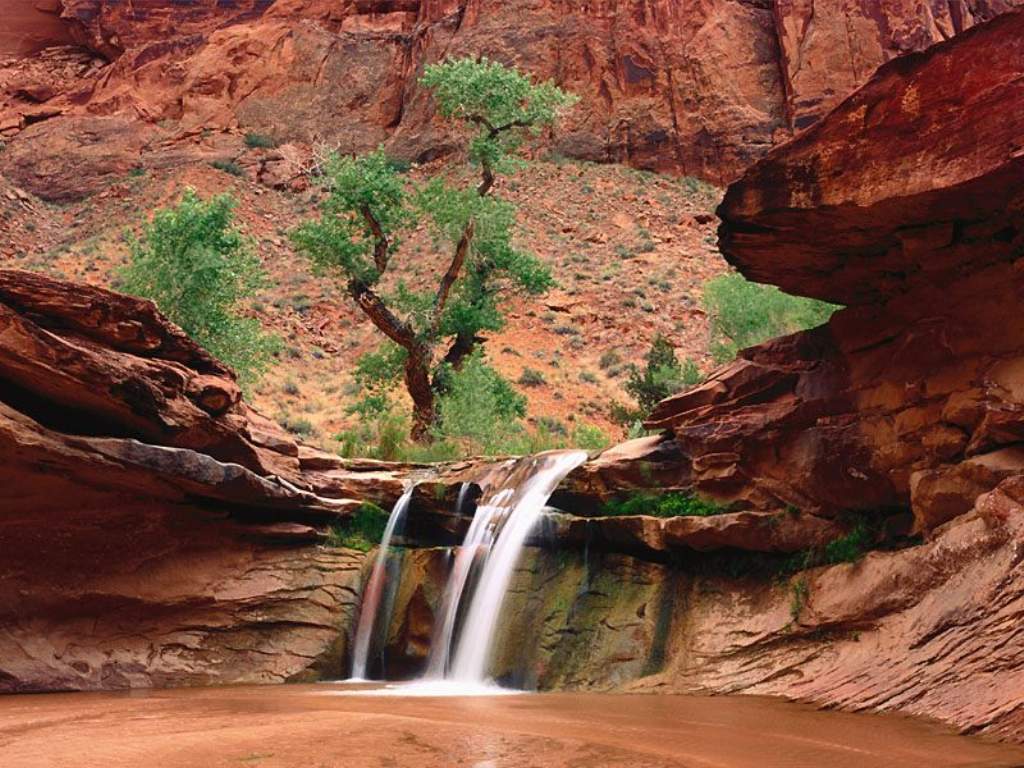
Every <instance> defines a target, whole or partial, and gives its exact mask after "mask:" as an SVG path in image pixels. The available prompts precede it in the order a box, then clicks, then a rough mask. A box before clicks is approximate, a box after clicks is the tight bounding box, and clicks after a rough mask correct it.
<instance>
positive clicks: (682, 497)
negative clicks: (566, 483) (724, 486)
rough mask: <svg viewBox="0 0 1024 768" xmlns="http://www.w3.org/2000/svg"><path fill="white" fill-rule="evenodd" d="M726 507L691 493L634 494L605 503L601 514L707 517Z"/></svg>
mask: <svg viewBox="0 0 1024 768" xmlns="http://www.w3.org/2000/svg"><path fill="white" fill-rule="evenodd" d="M728 511H729V509H728V507H725V506H722V505H720V504H716V503H715V502H713V501H709V500H707V499H702V498H701V497H699V496H697V495H695V494H691V493H677V492H673V493H665V494H661V495H656V494H652V493H635V494H632V495H631V496H627V497H625V498H621V499H612V500H610V501H608V502H607V503H605V505H604V507H603V508H602V510H601V513H602V514H604V515H609V516H620V515H650V516H651V517H680V516H693V517H709V516H711V515H721V514H723V513H725V512H728Z"/></svg>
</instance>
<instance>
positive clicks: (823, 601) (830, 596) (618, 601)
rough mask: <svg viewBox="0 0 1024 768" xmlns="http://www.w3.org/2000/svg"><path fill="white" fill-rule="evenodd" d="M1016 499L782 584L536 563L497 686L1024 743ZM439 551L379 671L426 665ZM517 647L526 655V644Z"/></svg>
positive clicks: (527, 571)
mask: <svg viewBox="0 0 1024 768" xmlns="http://www.w3.org/2000/svg"><path fill="white" fill-rule="evenodd" d="M1022 502H1024V486H1022V482H1021V478H1020V477H1017V478H1013V479H1008V480H1006V481H1004V482H1003V483H1002V484H1001V485H1000V486H999V487H998V488H997V489H996V490H994V491H992V492H990V493H988V494H986V495H985V496H983V497H982V498H981V499H979V501H978V504H977V508H976V510H975V511H973V512H972V513H971V514H969V515H965V516H962V517H959V518H957V519H956V520H955V521H953V522H952V523H949V524H947V525H946V526H943V527H942V528H940V529H939V531H938V532H937V533H936V535H935V537H934V539H933V540H931V541H930V542H928V543H926V544H924V545H920V546H915V547H911V548H908V549H903V550H900V551H893V552H874V553H871V554H869V555H867V556H866V557H865V558H863V559H862V560H860V561H859V562H857V563H854V564H844V565H837V566H831V567H825V568H816V569H812V570H809V571H803V572H801V573H799V574H796V575H785V574H783V575H779V573H777V572H776V573H772V572H771V571H766V570H764V567H763V564H762V563H760V562H759V561H756V560H753V559H751V558H750V556H749V555H746V554H743V553H736V552H734V553H732V554H731V555H730V556H728V557H719V558H718V559H716V560H715V561H714V562H713V563H709V562H708V561H706V560H701V559H693V558H690V559H683V560H681V561H677V562H676V563H675V564H674V565H673V566H667V565H660V564H657V563H653V562H645V561H643V560H640V559H636V558H632V557H629V556H625V555H621V554H608V553H603V552H601V551H600V550H598V549H592V550H590V551H589V552H587V553H584V552H573V551H564V550H563V551H558V552H555V551H551V550H545V549H530V550H528V552H527V554H526V555H525V556H524V558H523V561H522V562H521V564H520V566H519V568H518V569H517V571H516V574H515V577H514V579H513V583H512V587H511V589H510V591H509V594H508V597H507V599H506V602H505V604H504V608H503V614H502V615H503V621H502V627H503V628H504V629H503V631H502V632H500V633H499V637H498V638H497V647H496V651H495V666H494V672H495V674H496V675H497V677H498V678H499V679H501V680H503V681H505V682H507V683H509V684H514V685H522V686H527V687H533V686H536V687H539V688H541V689H552V688H554V689H562V688H570V689H591V690H594V689H597V690H609V689H616V690H626V691H635V692H639V691H649V692H683V693H750V694H761V695H772V696H785V697H788V698H795V699H801V700H806V701H810V702H813V703H815V704H818V705H824V706H833V707H841V708H843V709H848V710H856V711H860V710H873V711H879V710H881V711H900V712H904V713H909V714H914V715H919V716H924V717H931V718H936V719H939V720H942V721H944V722H947V723H950V724H953V725H955V726H957V727H958V728H962V729H964V730H970V731H982V732H985V733H989V734H992V735H995V736H998V737H1001V738H1007V739H1012V740H1017V741H1019V740H1021V739H1022V737H1024V731H1022V722H1021V719H1020V712H1019V708H1020V690H1021V686H1022V685H1024V644H1022V643H1021V642H1020V641H1019V637H1018V634H1019V627H1020V624H1021V621H1022V619H1024V608H1022V604H1024V601H1022V596H1024V576H1022V571H1021V569H1020V559H1021V551H1022V546H1024V506H1022ZM446 562H447V552H446V551H445V550H440V549H424V550H412V551H409V552H407V553H406V554H405V556H404V560H403V561H402V582H401V583H402V584H403V587H402V590H401V592H400V593H399V594H398V595H397V597H396V601H395V605H394V609H393V613H392V615H391V623H390V627H389V631H388V645H387V650H386V653H385V658H384V665H385V669H387V670H388V671H389V673H391V674H394V675H395V676H402V675H403V674H406V675H408V674H414V673H415V672H416V671H418V670H421V669H422V667H423V664H424V662H425V651H424V649H423V646H422V643H419V642H417V638H422V637H424V636H429V634H430V630H431V629H432V626H433V621H434V616H435V615H436V612H437V610H438V606H439V605H440V599H441V593H442V584H443V582H439V581H438V577H439V576H440V577H441V578H442V579H443V575H444V573H445V572H446V569H445V567H444V564H445V563H446ZM524 637H529V638H532V639H533V641H532V642H529V643H524V642H523V641H522V639H523V638H524Z"/></svg>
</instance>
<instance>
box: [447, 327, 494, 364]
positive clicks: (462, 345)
mask: <svg viewBox="0 0 1024 768" xmlns="http://www.w3.org/2000/svg"><path fill="white" fill-rule="evenodd" d="M484 341H486V339H484V337H483V336H466V335H464V334H461V333H460V334H459V335H458V336H456V337H455V340H454V341H452V345H451V346H450V347H449V348H448V351H447V352H446V353H445V355H444V362H446V363H448V364H449V365H450V366H451V367H452V368H454V369H455V370H459V369H460V368H462V363H463V361H464V360H465V359H466V358H467V357H469V356H470V355H471V354H473V350H474V349H476V345H477V344H482V343H483V342H484Z"/></svg>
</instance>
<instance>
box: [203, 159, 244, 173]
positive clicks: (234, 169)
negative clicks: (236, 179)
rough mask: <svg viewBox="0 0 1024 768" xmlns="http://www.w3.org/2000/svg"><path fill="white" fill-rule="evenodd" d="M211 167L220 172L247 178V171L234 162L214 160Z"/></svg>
mask: <svg viewBox="0 0 1024 768" xmlns="http://www.w3.org/2000/svg"><path fill="white" fill-rule="evenodd" d="M210 165H211V166H213V167H214V168H216V169H217V170H218V171H224V173H230V174H231V175H232V176H245V169H244V168H243V167H242V166H240V165H239V164H238V163H236V162H235V161H234V160H214V161H213V162H212V163H210Z"/></svg>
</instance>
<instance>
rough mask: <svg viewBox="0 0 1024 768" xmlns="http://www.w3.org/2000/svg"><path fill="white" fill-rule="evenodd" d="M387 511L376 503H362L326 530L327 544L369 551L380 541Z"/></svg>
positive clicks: (385, 525)
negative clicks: (349, 514)
mask: <svg viewBox="0 0 1024 768" xmlns="http://www.w3.org/2000/svg"><path fill="white" fill-rule="evenodd" d="M387 524H388V513H387V512H385V511H384V510H383V509H381V508H380V507H378V506H377V505H376V504H373V503H370V502H366V503H364V504H362V505H361V506H360V507H359V508H358V509H357V510H356V511H355V512H353V513H352V516H351V517H349V518H348V519H347V520H344V521H343V522H341V523H336V524H335V525H332V526H331V527H330V528H329V529H328V531H327V546H330V547H343V548H345V549H355V550H358V551H360V552H369V551H370V550H371V549H373V548H374V547H375V546H377V545H378V544H379V543H380V540H381V537H382V536H383V535H384V529H385V528H386V527H387Z"/></svg>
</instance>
